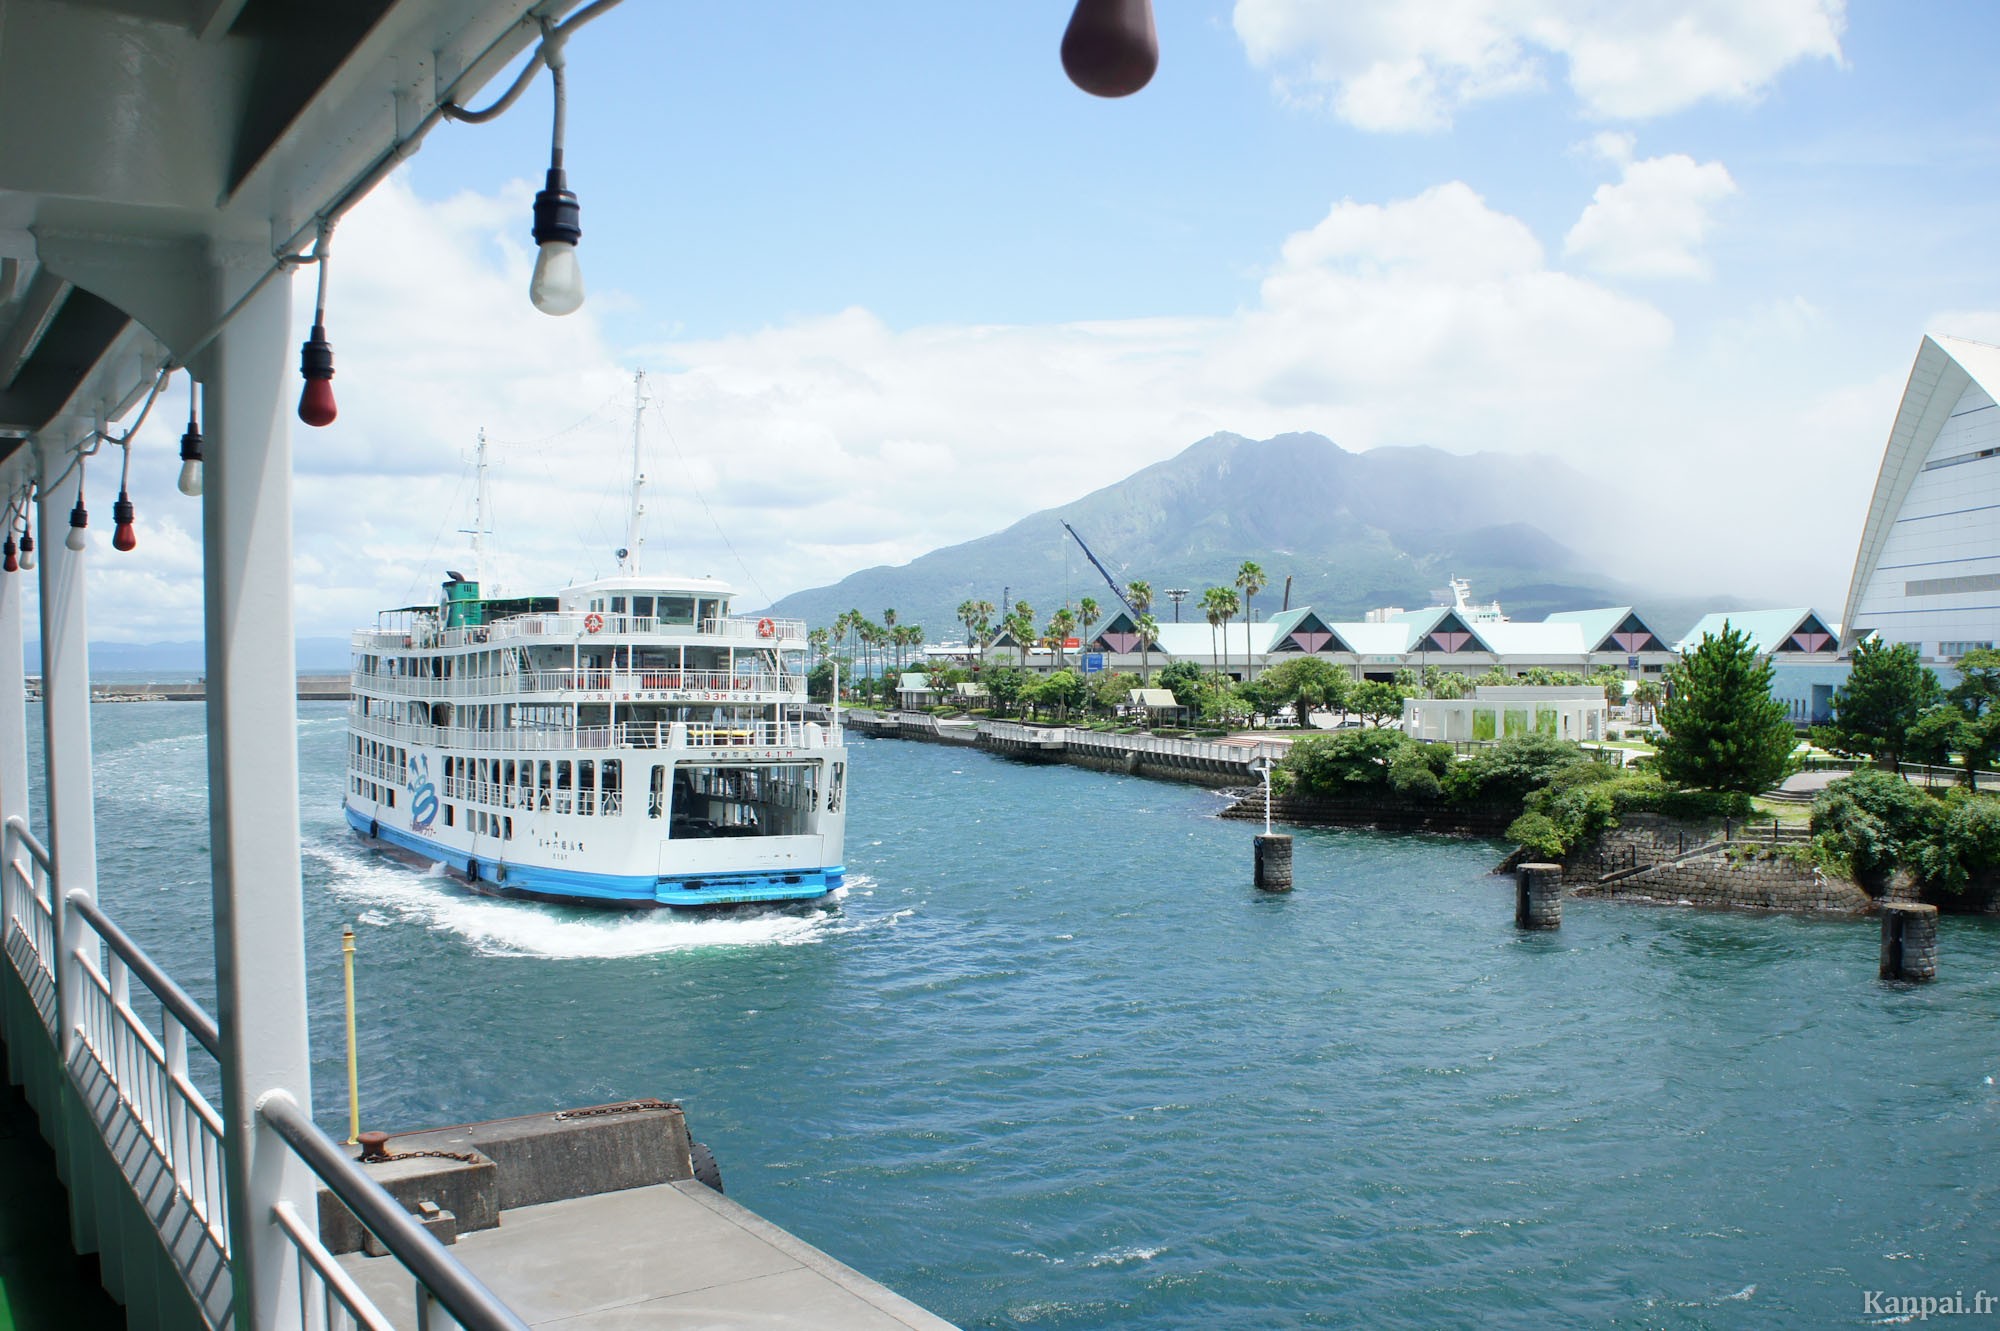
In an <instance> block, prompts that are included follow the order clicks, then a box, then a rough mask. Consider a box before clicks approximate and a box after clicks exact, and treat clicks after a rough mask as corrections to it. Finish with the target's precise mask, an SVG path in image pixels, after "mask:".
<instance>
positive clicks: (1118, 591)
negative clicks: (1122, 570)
mask: <svg viewBox="0 0 2000 1331" xmlns="http://www.w3.org/2000/svg"><path fill="white" fill-rule="evenodd" d="M1063 530H1064V531H1066V532H1068V533H1069V534H1070V538H1071V539H1072V540H1074V541H1075V542H1076V546H1077V549H1079V550H1081V551H1083V557H1084V558H1085V559H1088V560H1089V561H1090V566H1091V567H1092V568H1094V569H1096V570H1097V571H1098V572H1099V573H1101V574H1103V575H1104V583H1105V585H1106V586H1107V587H1109V588H1111V594H1112V595H1113V596H1115V597H1117V598H1118V604H1120V605H1122V606H1124V607H1125V608H1126V610H1128V611H1130V612H1131V615H1132V618H1133V620H1134V621H1136V620H1137V619H1138V618H1139V612H1138V611H1137V610H1133V609H1132V603H1131V602H1130V601H1128V600H1126V599H1125V589H1124V588H1123V587H1121V586H1119V585H1118V579H1116V578H1114V577H1112V576H1111V570H1110V569H1108V568H1106V567H1104V561H1103V560H1101V559H1099V558H1098V557H1097V556H1096V555H1094V554H1092V553H1091V552H1090V547H1089V546H1088V545H1086V544H1085V543H1084V539H1083V537H1081V536H1079V535H1078V534H1077V530H1076V528H1074V527H1072V526H1070V525H1069V524H1068V523H1067V522H1065V523H1063Z"/></svg>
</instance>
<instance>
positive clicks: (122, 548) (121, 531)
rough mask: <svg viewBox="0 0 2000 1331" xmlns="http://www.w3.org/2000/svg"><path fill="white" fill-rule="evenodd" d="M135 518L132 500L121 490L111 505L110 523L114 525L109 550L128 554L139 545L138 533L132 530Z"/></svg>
mask: <svg viewBox="0 0 2000 1331" xmlns="http://www.w3.org/2000/svg"><path fill="white" fill-rule="evenodd" d="M134 516H136V514H135V511H134V510H133V507H132V498H131V496H130V495H128V494H126V493H125V491H124V490H123V489H120V490H119V491H118V498H117V499H116V500H115V501H113V503H112V505H111V521H112V522H113V523H114V524H116V525H114V526H113V527H112V529H111V548H112V549H113V550H117V551H119V552H121V553H129V552H131V551H132V550H134V549H136V548H137V547H138V545H139V533H138V532H136V531H134V530H133V529H132V519H133V517H134Z"/></svg>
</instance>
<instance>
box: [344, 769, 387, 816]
mask: <svg viewBox="0 0 2000 1331" xmlns="http://www.w3.org/2000/svg"><path fill="white" fill-rule="evenodd" d="M347 784H348V788H349V789H350V790H352V791H353V793H354V794H356V795H359V796H360V797H361V798H362V799H365V800H373V801H374V802H375V803H377V804H386V805H388V806H389V807H390V808H392V809H393V808H395V807H396V788H395V787H394V786H385V785H381V784H379V783H377V782H374V781H369V780H365V779H364V778H362V777H358V776H356V777H350V778H348V783H347Z"/></svg>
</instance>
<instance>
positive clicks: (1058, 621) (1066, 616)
mask: <svg viewBox="0 0 2000 1331" xmlns="http://www.w3.org/2000/svg"><path fill="white" fill-rule="evenodd" d="M1048 633H1049V637H1050V638H1051V639H1053V640H1054V642H1055V648H1056V669H1058V670H1060V669H1062V668H1063V661H1064V658H1063V651H1064V648H1063V644H1064V643H1065V642H1067V641H1069V639H1070V638H1071V637H1072V636H1073V635H1074V634H1075V633H1076V611H1074V610H1072V609H1070V608H1069V607H1068V606H1064V607H1063V608H1062V609H1060V610H1058V611H1056V612H1055V613H1054V614H1053V615H1050V616H1049V629H1048Z"/></svg>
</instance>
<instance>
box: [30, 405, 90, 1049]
mask: <svg viewBox="0 0 2000 1331" xmlns="http://www.w3.org/2000/svg"><path fill="white" fill-rule="evenodd" d="M36 447H37V448H38V449H39V450H40V451H41V452H40V467H41V487H40V488H41V492H42V493H41V502H40V507H39V509H38V511H37V513H36V528H37V532H36V538H35V547H36V550H37V551H38V552H39V555H40V563H39V564H38V565H37V567H38V568H39V569H40V570H41V574H42V579H41V600H42V761H43V767H44V769H45V774H46V778H47V779H46V782H45V785H44V787H43V788H44V789H45V790H46V791H47V792H48V803H49V826H48V832H49V839H48V843H47V844H48V848H49V854H50V857H51V858H52V859H53V860H54V861H55V870H56V882H55V892H54V901H55V924H56V959H55V961H56V1014H57V1017H58V1018H59V1020H60V1022H61V1024H60V1026H59V1027H58V1031H59V1032H60V1035H61V1039H62V1053H63V1059H64V1061H65V1062H67V1061H68V1059H69V1055H70V1053H71V1051H72V1050H74V1049H75V1047H76V1040H77V1035H76V1022H77V1014H78V1013H79V1012H80V1011H81V1010H82V1007H81V997H82V984H83V976H82V974H81V973H80V972H79V971H78V970H77V967H76V965H75V963H74V962H73V961H71V959H70V958H71V957H72V956H74V955H75V953H76V950H77V949H78V948H79V947H81V946H83V943H84V939H85V935H86V933H87V926H86V925H85V924H84V922H83V920H82V919H81V918H80V917H79V916H77V915H76V913H75V912H74V911H71V910H68V909H67V908H65V906H64V904H63V894H64V893H66V892H73V891H75V890H77V889H78V888H81V889H83V890H84V891H86V892H89V893H90V894H91V895H93V896H95V895H96V893H97V815H96V811H95V809H94V807H93V804H92V800H93V786H92V782H91V770H90V659H89V647H88V645H87V641H86V628H85V623H84V614H83V609H84V594H83V581H84V577H83V575H84V559H85V552H84V551H81V550H71V549H70V548H69V547H68V546H67V545H65V544H64V543H63V542H64V538H65V537H67V536H68V535H69V511H70V509H71V508H73V507H75V505H76V498H77V495H78V494H79V493H80V490H81V487H82V484H83V476H84V469H83V467H81V466H78V467H69V474H68V475H66V476H65V475H63V472H64V469H65V468H66V467H68V466H69V464H70V463H71V462H74V461H75V460H76V455H75V453H73V452H68V451H64V450H60V449H57V448H54V447H47V446H44V445H42V444H40V443H37V444H36ZM58 477H60V478H61V479H60V480H58V479H57V478H58Z"/></svg>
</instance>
